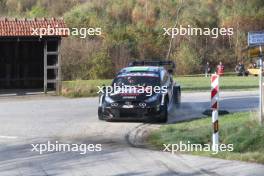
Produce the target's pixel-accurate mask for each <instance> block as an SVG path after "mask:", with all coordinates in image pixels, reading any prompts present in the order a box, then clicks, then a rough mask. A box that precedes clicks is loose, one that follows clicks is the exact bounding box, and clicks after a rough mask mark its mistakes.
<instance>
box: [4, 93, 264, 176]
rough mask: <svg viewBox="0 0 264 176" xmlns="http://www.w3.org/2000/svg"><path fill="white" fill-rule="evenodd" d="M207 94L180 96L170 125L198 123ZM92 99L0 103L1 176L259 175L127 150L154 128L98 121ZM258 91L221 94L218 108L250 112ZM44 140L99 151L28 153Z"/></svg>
mask: <svg viewBox="0 0 264 176" xmlns="http://www.w3.org/2000/svg"><path fill="white" fill-rule="evenodd" d="M209 97H210V94H209V93H208V92H203V93H184V94H183V97H182V100H183V103H182V107H181V108H180V109H177V110H175V109H173V108H172V109H171V110H170V118H169V123H173V122H177V121H181V120H185V119H188V118H198V117H201V116H202V114H201V113H202V112H203V111H204V110H205V109H207V108H208V107H209V100H210V99H209ZM97 104H98V100H97V98H80V99H67V98H63V97H53V96H48V97H46V96H27V97H23V96H22V97H8V98H5V97H1V98H0V122H1V123H0V175H1V176H7V175H8V176H16V175H18V176H30V175H32V176H38V175H40V176H42V175H45V176H47V175H48V176H57V175H61V176H90V175H95V176H98V175H115V176H123V175H124V176H126V175H128V176H135V175H161V176H165V175H185V176H189V175H236V176H237V175H263V173H264V166H263V165H259V164H252V163H251V164H249V163H245V162H238V161H227V160H221V159H213V158H206V157H198V156H190V155H181V154H177V155H172V154H170V153H166V152H161V151H153V150H147V149H144V148H138V147H135V146H133V145H131V141H132V142H135V143H134V144H137V143H139V145H137V146H140V140H139V141H138V140H136V137H138V136H141V137H142V136H143V137H144V135H145V132H146V131H145V130H142V129H151V128H157V127H159V125H158V124H156V125H150V124H142V123H128V122H115V123H109V122H104V121H98V120H97V115H96V113H97ZM257 105H258V99H257V92H255V91H247V92H225V93H222V94H221V108H222V109H225V110H228V111H231V112H236V111H247V110H251V109H255V108H256V107H257ZM48 141H50V142H53V143H55V142H56V141H58V142H59V143H68V144H73V143H76V144H102V151H99V152H92V151H91V152H87V154H85V155H81V154H79V152H47V153H44V154H42V155H40V154H39V153H38V152H35V151H34V152H32V151H31V149H32V146H31V144H34V145H36V144H40V143H44V144H46V143H47V142H48Z"/></svg>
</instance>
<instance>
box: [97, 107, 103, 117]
mask: <svg viewBox="0 0 264 176" xmlns="http://www.w3.org/2000/svg"><path fill="white" fill-rule="evenodd" d="M98 119H99V120H104V119H103V111H102V107H99V108H98Z"/></svg>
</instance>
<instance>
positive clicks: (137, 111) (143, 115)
mask: <svg viewBox="0 0 264 176" xmlns="http://www.w3.org/2000/svg"><path fill="white" fill-rule="evenodd" d="M161 113H162V111H161V107H160V105H154V106H146V107H144V108H142V107H138V106H135V107H133V108H123V106H119V107H112V106H103V107H102V115H103V119H106V120H111V119H112V120H151V119H153V120H154V119H156V118H159V117H160V115H161Z"/></svg>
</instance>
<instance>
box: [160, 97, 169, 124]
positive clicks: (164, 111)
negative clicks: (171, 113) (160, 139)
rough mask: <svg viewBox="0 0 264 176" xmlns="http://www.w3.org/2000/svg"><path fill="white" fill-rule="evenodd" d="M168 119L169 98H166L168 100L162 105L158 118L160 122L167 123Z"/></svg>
mask: <svg viewBox="0 0 264 176" xmlns="http://www.w3.org/2000/svg"><path fill="white" fill-rule="evenodd" d="M167 120H168V100H167V99H166V101H165V102H164V105H163V106H162V109H161V115H160V117H159V119H158V122H160V123H166V122H167Z"/></svg>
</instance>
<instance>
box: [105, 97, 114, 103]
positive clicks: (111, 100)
mask: <svg viewBox="0 0 264 176" xmlns="http://www.w3.org/2000/svg"><path fill="white" fill-rule="evenodd" d="M105 101H106V102H107V103H113V102H114V100H113V99H112V98H110V97H109V96H105Z"/></svg>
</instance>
